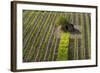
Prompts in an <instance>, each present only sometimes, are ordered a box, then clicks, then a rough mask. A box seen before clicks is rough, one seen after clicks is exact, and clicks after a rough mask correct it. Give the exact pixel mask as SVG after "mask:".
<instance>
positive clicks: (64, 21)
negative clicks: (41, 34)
mask: <svg viewBox="0 0 100 73" xmlns="http://www.w3.org/2000/svg"><path fill="white" fill-rule="evenodd" d="M67 23H68V22H67V19H66V18H65V17H63V16H59V17H58V18H57V20H56V27H57V26H59V25H62V27H65V26H66V24H67Z"/></svg>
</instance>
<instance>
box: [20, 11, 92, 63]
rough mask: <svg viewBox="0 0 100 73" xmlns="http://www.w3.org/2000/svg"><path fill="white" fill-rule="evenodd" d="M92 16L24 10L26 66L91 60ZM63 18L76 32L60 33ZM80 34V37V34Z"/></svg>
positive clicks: (87, 14)
mask: <svg viewBox="0 0 100 73" xmlns="http://www.w3.org/2000/svg"><path fill="white" fill-rule="evenodd" d="M90 15H91V14H90V13H79V12H56V11H35V10H34V11H32V10H23V18H22V19H23V62H41V61H65V60H83V59H90V58H91V44H90V43H91V38H90V37H91V23H90V22H91V21H90V19H91V18H90ZM60 16H62V17H64V18H66V20H67V21H68V22H69V23H71V24H73V25H74V28H75V29H76V30H75V31H74V32H63V31H59V30H57V29H58V28H57V27H58V26H57V23H56V21H57V19H58V18H59V17H60ZM78 32H79V33H78Z"/></svg>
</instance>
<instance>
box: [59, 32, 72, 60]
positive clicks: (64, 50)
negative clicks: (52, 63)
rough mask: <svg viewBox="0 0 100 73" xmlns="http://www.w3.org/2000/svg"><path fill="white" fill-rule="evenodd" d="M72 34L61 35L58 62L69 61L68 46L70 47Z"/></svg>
mask: <svg viewBox="0 0 100 73" xmlns="http://www.w3.org/2000/svg"><path fill="white" fill-rule="evenodd" d="M69 37H70V33H64V32H62V33H61V38H60V43H59V47H58V56H57V60H58V61H60V60H67V59H68V45H69Z"/></svg>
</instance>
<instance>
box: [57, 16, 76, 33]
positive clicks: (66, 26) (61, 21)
mask: <svg viewBox="0 0 100 73" xmlns="http://www.w3.org/2000/svg"><path fill="white" fill-rule="evenodd" d="M58 26H61V30H62V31H64V32H67V31H69V32H73V31H74V26H73V24H71V23H69V22H68V21H67V19H66V18H65V17H63V16H60V17H59V18H58V19H57V20H56V27H58Z"/></svg>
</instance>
